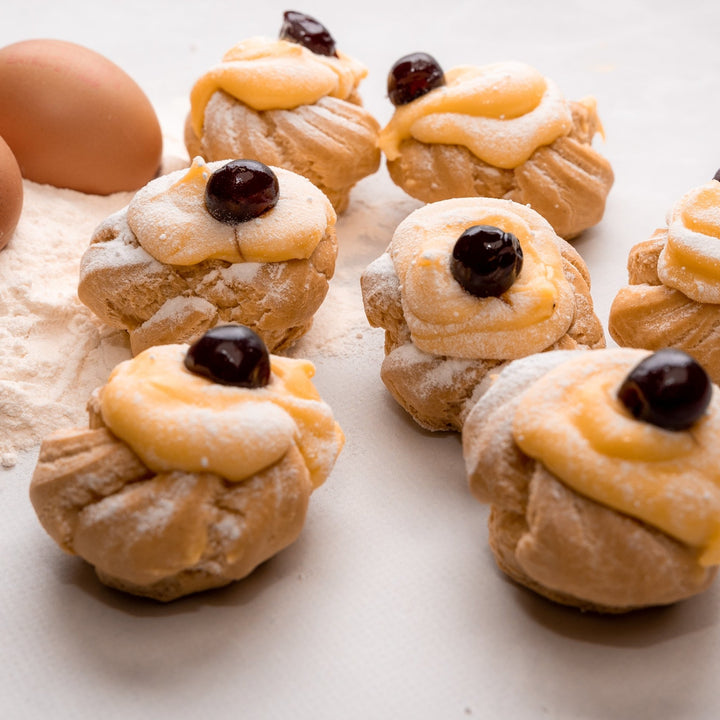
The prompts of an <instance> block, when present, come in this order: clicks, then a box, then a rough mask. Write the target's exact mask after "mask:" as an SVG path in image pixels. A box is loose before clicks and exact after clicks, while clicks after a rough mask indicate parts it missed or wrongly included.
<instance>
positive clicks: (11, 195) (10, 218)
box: [0, 137, 23, 250]
mask: <svg viewBox="0 0 720 720" xmlns="http://www.w3.org/2000/svg"><path fill="white" fill-rule="evenodd" d="M22 204H23V184H22V175H20V168H19V167H18V164H17V160H15V156H14V155H13V154H12V151H11V150H10V148H9V147H8V146H7V143H6V142H5V141H4V140H3V139H2V138H1V137H0V250H2V249H3V248H4V247H5V246H6V245H7V244H8V242H9V241H10V238H11V237H12V234H13V232H14V231H15V228H16V227H17V224H18V220H19V219H20V212H21V211H22Z"/></svg>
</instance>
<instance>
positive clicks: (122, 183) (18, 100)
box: [0, 39, 162, 195]
mask: <svg viewBox="0 0 720 720" xmlns="http://www.w3.org/2000/svg"><path fill="white" fill-rule="evenodd" d="M0 136H2V137H3V138H5V141H6V142H7V144H8V145H9V146H10V148H11V149H12V151H13V153H14V155H15V157H16V159H17V162H18V164H19V166H20V170H21V172H22V175H23V177H25V178H28V179H29V180H33V181H35V182H38V183H47V184H49V185H55V186H56V187H64V188H71V189H73V190H79V191H80V192H84V193H92V194H98V195H108V194H110V193H114V192H119V191H123V190H136V189H138V188H139V187H142V186H143V185H145V184H146V183H147V182H148V181H150V180H151V179H152V178H153V177H154V176H155V175H156V174H157V171H158V168H159V166H160V160H161V156H162V133H161V130H160V123H159V122H158V119H157V115H156V114H155V110H154V109H153V107H152V105H151V103H150V101H149V100H148V98H147V96H146V95H145V93H143V91H142V90H141V88H140V87H139V86H138V85H137V83H136V82H135V81H134V80H133V79H132V78H131V77H130V76H129V75H128V74H127V73H126V72H125V71H124V70H122V69H121V68H119V67H118V66H117V65H115V64H114V63H113V62H111V61H110V60H108V59H107V58H105V57H103V56H102V55H100V54H98V53H96V52H95V51H93V50H90V49H88V48H86V47H83V46H81V45H76V44H74V43H71V42H66V41H64V40H50V39H38V40H25V41H22V42H18V43H14V44H12V45H7V46H6V47H4V48H2V49H0Z"/></svg>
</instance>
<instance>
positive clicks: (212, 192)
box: [205, 160, 280, 225]
mask: <svg viewBox="0 0 720 720" xmlns="http://www.w3.org/2000/svg"><path fill="white" fill-rule="evenodd" d="M279 195H280V185H279V184H278V179H277V176H276V175H275V173H274V172H273V171H272V170H271V169H270V168H269V167H268V166H267V165H265V164H263V163H261V162H258V161H257V160H231V161H230V162H228V163H226V164H225V165H223V166H222V167H221V168H219V169H218V170H216V171H215V172H214V173H213V174H212V175H211V176H210V179H209V180H208V182H207V185H206V187H205V207H206V208H207V211H208V212H209V213H210V214H211V215H212V216H213V217H214V218H215V219H216V220H219V221H220V222H224V223H227V224H228V225H235V224H237V223H241V222H247V221H248V220H252V219H253V218H256V217H259V216H260V215H262V214H263V213H265V212H267V211H268V210H270V209H271V208H273V207H275V205H276V204H277V201H278V197H279Z"/></svg>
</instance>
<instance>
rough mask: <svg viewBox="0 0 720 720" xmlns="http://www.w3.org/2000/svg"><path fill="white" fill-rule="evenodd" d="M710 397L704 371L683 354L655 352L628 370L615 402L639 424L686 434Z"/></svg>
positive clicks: (665, 351) (680, 352) (698, 417)
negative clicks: (680, 431)
mask: <svg viewBox="0 0 720 720" xmlns="http://www.w3.org/2000/svg"><path fill="white" fill-rule="evenodd" d="M711 396H712V384H711V382H710V378H709V377H708V374H707V373H706V372H705V370H704V369H703V367H702V366H701V365H700V364H699V363H698V362H697V361H696V360H694V359H693V358H692V357H690V355H688V354H687V353H685V352H683V351H682V350H676V349H672V348H669V349H666V350H658V351H657V352H656V353H653V354H652V355H649V356H648V357H646V358H645V359H644V360H643V361H642V362H640V363H639V364H638V365H636V366H635V368H633V370H631V372H630V374H629V375H628V376H627V378H625V380H624V381H623V383H622V385H621V386H620V389H619V390H618V398H619V400H620V402H621V403H622V404H623V405H624V406H625V407H626V408H627V409H628V410H629V411H630V413H631V414H632V415H633V416H634V417H636V418H637V419H638V420H644V421H645V422H649V423H651V424H653V425H657V426H658V427H661V428H664V429H665V430H686V429H687V428H689V427H690V426H691V425H692V424H693V423H694V422H695V421H696V420H699V419H700V418H701V417H702V416H703V414H704V413H705V410H706V409H707V406H708V404H709V403H710V397H711Z"/></svg>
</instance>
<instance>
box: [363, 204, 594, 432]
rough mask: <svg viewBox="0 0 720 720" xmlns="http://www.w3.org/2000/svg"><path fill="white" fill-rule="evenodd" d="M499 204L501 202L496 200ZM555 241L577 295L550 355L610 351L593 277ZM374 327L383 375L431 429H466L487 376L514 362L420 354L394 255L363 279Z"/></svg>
mask: <svg viewBox="0 0 720 720" xmlns="http://www.w3.org/2000/svg"><path fill="white" fill-rule="evenodd" d="M491 202H495V201H491ZM548 231H549V233H550V234H551V235H553V242H554V243H555V245H556V247H557V250H558V252H559V254H560V256H561V261H562V271H563V274H564V277H565V279H566V281H567V282H568V283H569V285H570V287H571V292H572V298H573V300H572V308H571V313H572V315H571V319H570V321H569V323H568V328H567V330H566V331H565V332H564V333H563V334H562V335H561V336H560V337H559V338H557V340H554V341H548V344H547V346H546V347H545V348H544V349H545V350H554V349H567V350H570V349H576V348H582V349H587V348H600V347H604V346H605V338H604V333H603V329H602V325H601V323H600V321H599V320H598V318H597V316H596V315H595V313H594V309H593V302H592V297H591V295H590V276H589V273H588V270H587V266H586V265H585V262H584V261H583V259H582V258H581V257H580V255H579V254H578V253H577V251H576V250H575V249H574V248H573V247H572V246H571V245H569V244H568V243H567V242H565V241H564V240H562V239H561V238H559V237H557V236H555V235H554V234H552V230H550V229H549V228H548ZM361 286H362V294H363V302H364V307H365V313H366V315H367V318H368V321H369V323H370V324H371V325H372V326H374V327H381V328H383V329H384V330H385V357H384V359H383V363H382V367H381V371H380V375H381V378H382V380H383V382H384V384H385V385H386V387H387V388H388V390H389V391H390V393H391V394H392V396H393V397H394V398H395V400H396V401H397V402H398V403H399V404H400V405H401V406H402V407H403V408H404V409H405V410H406V411H407V412H408V413H409V414H410V415H411V416H412V417H413V418H414V419H415V421H416V422H417V423H418V424H419V425H421V426H422V427H424V428H426V429H428V430H454V431H459V430H461V429H462V426H463V422H464V420H465V416H466V415H467V412H468V411H469V410H470V408H471V407H472V405H473V404H474V402H475V401H476V399H477V398H478V397H479V395H480V394H481V393H482V392H483V390H484V387H485V385H484V383H483V380H484V379H485V378H486V376H487V375H488V374H489V373H490V374H494V372H496V371H500V370H501V369H502V367H504V366H505V365H506V364H507V363H508V362H509V360H507V359H504V360H503V359H489V358H482V357H478V358H461V357H454V356H450V355H437V354H432V353H429V352H424V351H422V350H420V349H419V348H418V347H417V346H416V345H415V343H414V342H413V339H412V337H411V333H410V329H409V327H408V323H407V320H406V317H405V314H404V310H403V297H402V292H401V283H400V280H399V278H398V275H397V273H396V270H395V267H394V265H393V261H392V259H391V257H390V255H389V253H388V252H386V253H384V254H383V255H381V256H380V257H379V258H378V259H377V260H375V261H374V262H373V263H372V264H371V265H370V266H368V268H367V269H366V270H365V272H364V273H363V275H362V278H361Z"/></svg>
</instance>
